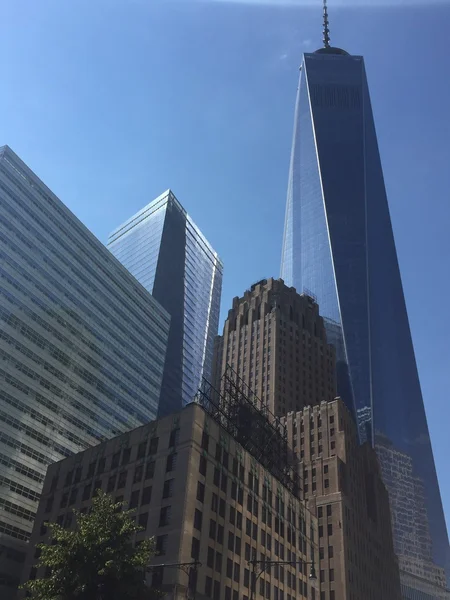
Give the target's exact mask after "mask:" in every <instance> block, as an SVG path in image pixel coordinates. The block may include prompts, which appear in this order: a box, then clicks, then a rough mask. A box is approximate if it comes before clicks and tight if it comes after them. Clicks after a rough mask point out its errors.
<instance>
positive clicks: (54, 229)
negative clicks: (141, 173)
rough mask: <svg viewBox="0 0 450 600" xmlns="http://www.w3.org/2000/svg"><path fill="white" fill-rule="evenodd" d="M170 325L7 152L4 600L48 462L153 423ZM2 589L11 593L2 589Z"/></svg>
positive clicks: (0, 151)
mask: <svg viewBox="0 0 450 600" xmlns="http://www.w3.org/2000/svg"><path fill="white" fill-rule="evenodd" d="M169 323H170V317H169V315H168V314H167V313H166V311H165V310H164V309H163V308H162V307H161V306H159V304H158V303H157V302H156V301H155V300H154V299H153V298H152V296H151V295H150V294H149V293H148V292H147V291H146V290H145V289H144V288H143V287H142V286H141V285H139V283H138V282H136V281H135V279H134V278H133V277H132V276H131V275H130V274H129V273H128V272H127V271H126V269H125V268H124V267H123V266H122V265H121V264H120V263H119V261H117V260H116V259H115V258H114V257H113V256H111V253H110V252H109V251H108V250H107V249H106V248H105V247H104V246H103V244H101V243H100V242H99V241H98V240H97V239H96V238H95V237H94V235H92V234H91V233H90V232H89V231H88V230H87V229H86V228H85V227H84V226H83V225H82V224H81V223H80V222H79V221H78V219H77V218H76V217H75V216H74V215H73V214H72V213H71V212H70V211H69V210H68V209H67V208H66V207H65V206H64V205H63V204H62V203H61V201H60V200H59V199H58V198H57V197H56V196H55V195H54V194H52V192H51V191H50V190H49V189H48V188H47V187H46V186H45V185H44V184H43V183H42V182H41V181H40V180H39V179H38V178H37V177H36V176H35V175H34V173H33V172H32V171H31V170H30V169H28V167H27V166H26V165H25V164H24V163H23V162H22V161H21V160H20V159H19V158H18V157H17V156H16V155H15V154H14V153H13V152H12V151H11V150H10V149H9V148H8V147H3V148H0V357H1V361H0V382H1V385H0V597H1V598H2V599H3V598H8V597H9V595H11V594H13V593H14V594H15V591H14V585H15V584H16V583H17V580H18V571H19V570H20V566H21V561H22V558H23V556H22V554H23V548H21V545H23V542H26V541H27V540H28V539H29V537H30V533H31V528H32V523H33V519H34V516H35V512H36V508H37V501H38V499H39V494H40V491H41V487H42V482H43V480H44V476H45V472H46V469H47V466H48V465H49V464H50V463H51V462H54V461H58V460H61V459H63V458H65V457H67V456H69V455H71V454H73V453H76V452H78V451H80V450H83V449H85V448H87V447H89V446H92V445H95V444H98V443H99V442H101V441H103V440H105V439H108V438H111V437H113V436H115V435H117V434H119V433H123V432H125V431H128V430H130V429H133V428H135V427H136V426H138V425H140V424H144V423H147V422H148V421H150V420H153V419H154V418H155V417H156V415H157V408H158V402H159V396H160V391H161V384H162V376H163V368H164V357H165V353H166V348H167V340H168V333H169ZM2 584H3V587H2Z"/></svg>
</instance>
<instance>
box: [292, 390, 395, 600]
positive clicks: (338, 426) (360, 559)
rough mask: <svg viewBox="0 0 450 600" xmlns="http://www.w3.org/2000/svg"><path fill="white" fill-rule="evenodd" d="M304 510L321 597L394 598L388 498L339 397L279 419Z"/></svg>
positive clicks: (373, 458)
mask: <svg viewBox="0 0 450 600" xmlns="http://www.w3.org/2000/svg"><path fill="white" fill-rule="evenodd" d="M282 422H283V424H285V425H286V427H287V432H288V443H289V446H290V448H291V449H292V451H293V454H292V457H291V458H292V462H293V464H294V465H295V467H296V469H297V472H298V475H299V479H300V481H301V482H302V483H301V487H302V491H303V495H304V497H305V499H306V501H307V506H308V508H309V509H310V510H311V511H312V512H314V513H315V514H316V515H317V517H318V540H319V554H320V561H319V567H318V576H319V590H320V599H321V600H399V599H400V598H401V592H400V577H399V569H398V562H397V558H396V556H395V553H394V547H393V539H392V529H391V515H390V509H389V498H388V494H387V491H386V488H385V486H384V484H383V481H382V478H381V473H380V468H379V464H378V459H377V456H376V454H375V451H374V450H373V449H372V448H371V446H370V445H369V444H368V443H365V444H363V445H362V446H360V445H359V441H358V435H357V427H356V424H355V421H354V418H353V416H352V415H351V414H350V412H349V410H348V409H347V407H346V406H345V404H344V402H343V401H342V400H341V399H339V398H338V399H336V400H334V401H333V402H328V403H327V402H322V403H321V404H320V405H319V406H314V407H307V408H305V409H304V410H303V411H301V412H296V413H294V412H293V413H289V414H288V415H287V416H286V417H285V418H283V419H282Z"/></svg>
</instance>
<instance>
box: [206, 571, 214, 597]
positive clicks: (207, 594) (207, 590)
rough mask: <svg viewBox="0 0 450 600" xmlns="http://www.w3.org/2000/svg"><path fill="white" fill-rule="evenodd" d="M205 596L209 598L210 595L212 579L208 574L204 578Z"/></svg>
mask: <svg viewBox="0 0 450 600" xmlns="http://www.w3.org/2000/svg"><path fill="white" fill-rule="evenodd" d="M205 596H206V597H207V598H211V596H212V579H211V577H208V576H207V577H206V579H205Z"/></svg>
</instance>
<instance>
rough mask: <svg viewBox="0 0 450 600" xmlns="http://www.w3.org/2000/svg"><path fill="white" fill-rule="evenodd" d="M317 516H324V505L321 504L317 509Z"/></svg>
mask: <svg viewBox="0 0 450 600" xmlns="http://www.w3.org/2000/svg"><path fill="white" fill-rule="evenodd" d="M317 516H318V517H319V519H320V518H321V517H323V506H319V508H318V509H317Z"/></svg>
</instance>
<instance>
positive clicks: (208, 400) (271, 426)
mask: <svg viewBox="0 0 450 600" xmlns="http://www.w3.org/2000/svg"><path fill="white" fill-rule="evenodd" d="M196 402H198V404H200V405H201V406H202V407H203V408H204V409H205V410H206V412H207V413H208V414H209V415H210V416H211V417H212V418H213V419H214V420H215V421H216V422H217V423H218V424H219V425H220V426H221V427H223V428H224V429H225V430H226V431H227V432H228V433H229V434H230V435H231V436H232V437H233V438H234V439H235V440H236V441H237V442H238V443H239V444H240V445H241V446H242V447H243V449H244V450H246V451H247V452H248V453H249V454H251V455H252V456H253V457H254V458H255V459H256V460H257V461H258V462H259V463H260V464H261V465H262V466H263V467H264V468H265V469H267V470H268V471H269V472H270V473H271V474H272V475H273V476H274V477H275V478H276V479H278V481H279V482H280V483H281V484H282V485H283V486H285V487H286V488H287V489H289V491H290V492H291V493H292V494H294V495H295V496H297V497H298V496H299V486H298V478H297V476H296V473H294V471H293V469H292V467H291V466H290V464H289V463H290V461H289V460H288V452H289V450H288V442H287V429H286V426H285V425H283V423H282V422H281V421H280V419H279V418H278V417H276V416H275V415H273V414H272V413H271V412H270V410H269V409H268V407H267V405H266V404H264V403H263V402H261V400H260V399H259V398H258V397H257V396H256V394H255V393H254V392H253V391H252V390H251V389H250V388H249V386H248V385H247V384H246V383H245V382H244V381H243V380H242V378H241V377H239V375H238V374H237V373H236V372H235V371H234V370H233V369H232V367H231V366H230V365H227V367H226V369H225V372H224V374H223V376H222V378H221V380H220V384H219V389H216V388H214V386H212V384H211V383H210V382H209V381H207V380H206V379H204V378H203V380H202V384H201V386H200V389H199V391H198V393H197V396H196Z"/></svg>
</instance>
